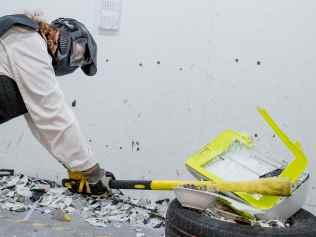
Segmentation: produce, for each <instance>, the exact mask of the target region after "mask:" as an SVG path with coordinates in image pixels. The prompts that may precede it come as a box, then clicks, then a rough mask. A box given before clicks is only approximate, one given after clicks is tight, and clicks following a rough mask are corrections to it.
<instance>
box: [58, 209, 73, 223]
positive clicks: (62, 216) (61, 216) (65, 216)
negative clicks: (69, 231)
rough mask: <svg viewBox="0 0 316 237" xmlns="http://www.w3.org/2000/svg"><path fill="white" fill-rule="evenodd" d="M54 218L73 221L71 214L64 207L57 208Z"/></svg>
mask: <svg viewBox="0 0 316 237" xmlns="http://www.w3.org/2000/svg"><path fill="white" fill-rule="evenodd" d="M54 219H56V220H59V221H65V222H70V221H71V217H70V215H68V214H67V213H65V212H64V211H63V210H62V209H57V210H56V211H55V212H54Z"/></svg>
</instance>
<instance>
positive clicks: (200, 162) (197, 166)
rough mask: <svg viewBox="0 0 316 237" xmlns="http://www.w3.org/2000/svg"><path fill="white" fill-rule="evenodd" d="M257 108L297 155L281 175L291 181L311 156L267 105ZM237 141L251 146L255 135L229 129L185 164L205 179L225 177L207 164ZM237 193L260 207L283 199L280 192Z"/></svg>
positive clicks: (295, 179) (262, 207)
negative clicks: (275, 194)
mask: <svg viewBox="0 0 316 237" xmlns="http://www.w3.org/2000/svg"><path fill="white" fill-rule="evenodd" d="M258 112H259V113H260V115H261V116H262V117H263V119H264V120H265V121H266V122H267V123H268V124H269V126H270V127H271V128H272V129H273V130H274V132H275V133H276V134H277V136H278V137H279V138H280V139H281V141H282V142H283V143H284V145H285V146H286V147H287V148H288V149H289V150H290V152H291V153H292V154H293V156H294V159H293V160H292V161H291V162H290V163H289V164H288V165H287V166H286V167H285V169H284V170H283V171H282V173H281V174H280V175H279V177H287V178H289V179H290V180H291V182H293V183H294V182H296V181H297V179H298V178H299V177H300V175H301V174H302V173H303V172H304V171H305V170H306V168H307V165H308V159H307V157H306V155H305V154H304V152H303V151H302V148H301V146H300V143H299V142H292V141H291V140H290V139H289V138H288V136H287V135H286V134H285V133H284V132H283V131H282V130H281V129H280V128H279V127H278V125H277V124H276V123H275V122H274V121H273V119H272V118H271V117H270V115H269V114H268V112H267V111H266V110H265V109H263V108H258ZM236 141H238V142H240V143H241V144H242V145H244V146H246V147H248V148H251V147H252V146H253V142H252V139H251V137H250V136H249V135H247V134H245V133H239V132H235V131H232V130H227V131H224V132H223V133H221V134H220V135H219V136H218V137H217V138H215V140H213V141H212V142H211V143H209V144H208V145H206V146H204V147H203V148H202V149H201V150H200V151H199V152H197V153H195V154H193V155H192V156H190V157H189V159H188V160H187V161H186V163H185V164H186V166H187V168H188V169H189V170H192V171H193V172H194V173H195V174H198V175H199V176H200V177H203V178H204V179H206V180H213V181H224V180H225V177H218V176H217V175H215V174H214V173H211V172H209V171H207V170H206V169H205V166H206V165H207V164H209V163H211V162H212V161H215V159H217V157H218V156H219V155H220V154H223V153H225V152H226V151H227V150H228V149H229V148H230V146H231V145H232V144H233V143H234V142H236ZM235 194H236V195H238V196H239V197H240V198H242V199H243V200H244V201H246V202H247V203H248V204H250V205H251V206H253V207H255V208H260V209H270V208H272V207H274V206H275V205H276V204H277V203H278V202H279V201H280V200H281V197H278V196H268V195H251V194H248V193H243V192H235Z"/></svg>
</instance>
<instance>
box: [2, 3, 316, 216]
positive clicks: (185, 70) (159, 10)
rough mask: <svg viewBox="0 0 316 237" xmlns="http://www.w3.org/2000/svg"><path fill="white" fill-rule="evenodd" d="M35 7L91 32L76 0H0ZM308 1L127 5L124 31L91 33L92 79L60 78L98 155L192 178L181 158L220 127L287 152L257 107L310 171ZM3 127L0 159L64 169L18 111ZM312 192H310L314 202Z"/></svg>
mask: <svg viewBox="0 0 316 237" xmlns="http://www.w3.org/2000/svg"><path fill="white" fill-rule="evenodd" d="M35 8H40V9H42V10H43V11H44V12H45V13H46V16H47V18H48V19H50V20H51V19H53V18H54V17H59V16H67V17H77V18H78V19H80V20H82V21H84V22H85V23H86V24H87V25H88V26H90V28H93V29H94V30H93V31H94V33H97V29H96V28H95V24H94V23H95V19H94V15H95V6H94V4H90V3H88V2H87V1H83V0H80V1H74V0H68V1H63V2H62V4H58V1H57V3H56V2H52V1H39V0H32V1H22V0H18V1H14V2H13V1H6V2H5V3H3V4H2V6H1V9H0V13H1V15H2V14H9V13H12V12H13V11H14V10H20V9H35ZM315 8H316V3H315V2H314V1H304V2H301V1H298V0H288V1H278V2H275V1H272V0H268V1H264V2H263V1H254V0H243V1H232V0H223V1H209V0H200V1H195V2H194V1H187V0H173V1H167V0H161V1H153V0H135V1H124V3H123V16H122V25H121V31H120V32H119V33H118V34H116V35H98V36H97V41H98V45H99V73H98V75H97V76H96V77H93V78H87V77H85V76H84V75H83V74H82V73H81V72H80V71H78V72H76V73H74V74H73V75H70V76H67V77H65V78H60V83H61V86H62V88H63V90H64V92H65V95H66V98H67V101H68V102H69V103H70V104H71V103H72V102H73V101H74V100H76V106H75V107H74V111H75V112H76V114H77V115H78V117H79V120H80V122H81V125H82V127H83V130H84V132H85V133H86V135H87V138H88V139H90V142H91V145H92V146H93V149H94V151H95V154H96V157H97V159H98V160H99V161H100V163H101V164H102V165H103V166H104V167H107V168H108V169H110V170H113V171H114V172H115V173H116V174H117V176H118V177H120V178H142V177H147V178H188V177H190V176H189V175H188V173H187V172H186V170H185V168H184V165H183V164H184V160H185V159H186V157H187V156H188V155H189V154H191V153H193V152H195V151H196V150H197V149H199V148H200V147H201V146H202V145H203V144H205V143H207V142H208V141H209V140H210V139H211V138H213V137H214V136H216V134H217V133H219V132H221V131H222V130H224V129H226V128H233V129H236V130H241V131H247V132H249V133H251V134H255V133H256V134H258V138H256V139H257V140H258V144H259V145H260V146H261V147H262V149H263V150H264V151H266V153H267V155H271V156H273V157H289V154H288V153H287V151H286V150H285V149H284V148H283V147H282V145H281V144H280V142H279V141H278V140H277V139H275V138H273V133H272V131H271V130H270V128H269V127H268V126H266V125H265V124H264V122H263V120H262V119H261V118H260V117H259V114H258V113H257V112H256V110H255V109H256V106H258V105H261V106H264V107H266V108H267V109H268V110H269V112H270V113H271V115H272V117H273V118H274V119H275V120H276V121H278V122H279V124H280V125H281V127H282V128H283V129H284V130H285V132H287V133H288V134H289V136H290V137H291V138H293V139H298V140H300V141H301V142H302V144H303V147H304V149H305V151H306V153H307V155H308V156H309V158H310V161H311V166H310V167H311V168H310V169H311V171H313V170H314V167H315V161H314V155H315V149H316V147H315V142H314V130H315V129H314V128H315V126H314V122H315V121H316V114H315V111H314V110H313V108H315V105H316V102H315V93H314V92H315V89H316V82H315V80H314V78H313V77H314V75H315V70H316V67H315V63H316V54H315V50H314V48H315V41H316V29H315V27H314V22H315V20H316V16H315V14H313V12H315ZM0 134H1V135H0V141H1V144H0V159H1V160H0V162H1V166H2V167H4V168H10V167H13V168H16V169H17V170H20V171H23V172H24V173H27V174H29V175H40V176H49V177H51V178H60V177H62V176H63V175H64V170H63V168H62V167H60V165H59V164H58V163H57V162H55V161H54V160H53V159H51V158H50V157H49V155H48V154H47V153H46V151H45V150H44V149H43V148H42V147H40V145H39V144H37V142H36V141H35V139H34V138H33V137H32V136H31V134H30V132H29V131H28V129H27V127H26V124H25V122H24V121H23V118H19V119H16V120H15V121H12V122H10V123H7V124H5V125H1V127H0ZM313 183H315V178H314V177H312V184H313ZM148 195H154V194H152V193H150V194H149V193H148ZM314 196H315V191H314V188H312V189H311V195H309V201H308V205H307V208H308V209H309V210H313V209H314V205H315V206H316V202H315V201H313V200H315V198H313V197H314Z"/></svg>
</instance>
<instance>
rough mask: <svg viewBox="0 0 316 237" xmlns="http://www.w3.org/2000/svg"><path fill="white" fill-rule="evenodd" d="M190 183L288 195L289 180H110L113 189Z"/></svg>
mask: <svg viewBox="0 0 316 237" xmlns="http://www.w3.org/2000/svg"><path fill="white" fill-rule="evenodd" d="M184 185H189V186H190V185H192V186H193V187H196V188H202V189H205V190H209V191H219V192H246V193H258V194H263V195H273V196H290V195H291V182H290V181H289V179H287V178H263V179H258V180H253V181H240V182H226V181H225V182H213V181H192V180H188V181H186V180H184V181H182V180H181V181H180V180H151V181H144V180H143V181H132V180H111V181H110V187H111V188H113V189H143V190H173V189H175V188H177V187H179V186H184Z"/></svg>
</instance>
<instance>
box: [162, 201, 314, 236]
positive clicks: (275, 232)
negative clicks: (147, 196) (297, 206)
mask: <svg viewBox="0 0 316 237" xmlns="http://www.w3.org/2000/svg"><path fill="white" fill-rule="evenodd" d="M291 223H292V225H291V227H289V228H286V229H283V228H262V227H259V226H254V227H253V226H249V225H241V224H235V223H229V222H224V221H220V220H216V219H213V218H211V217H208V216H205V215H201V214H200V212H199V211H196V210H193V209H189V208H184V207H182V206H181V204H180V203H179V202H178V201H177V200H173V201H172V202H171V203H170V205H169V208H168V211H167V221H166V229H165V235H166V237H180V236H181V237H250V236H251V237H285V236H288V237H316V217H315V216H313V215H312V214H311V213H309V212H308V211H306V210H304V209H301V210H299V211H298V212H297V213H296V214H295V215H294V216H293V217H291Z"/></svg>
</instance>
